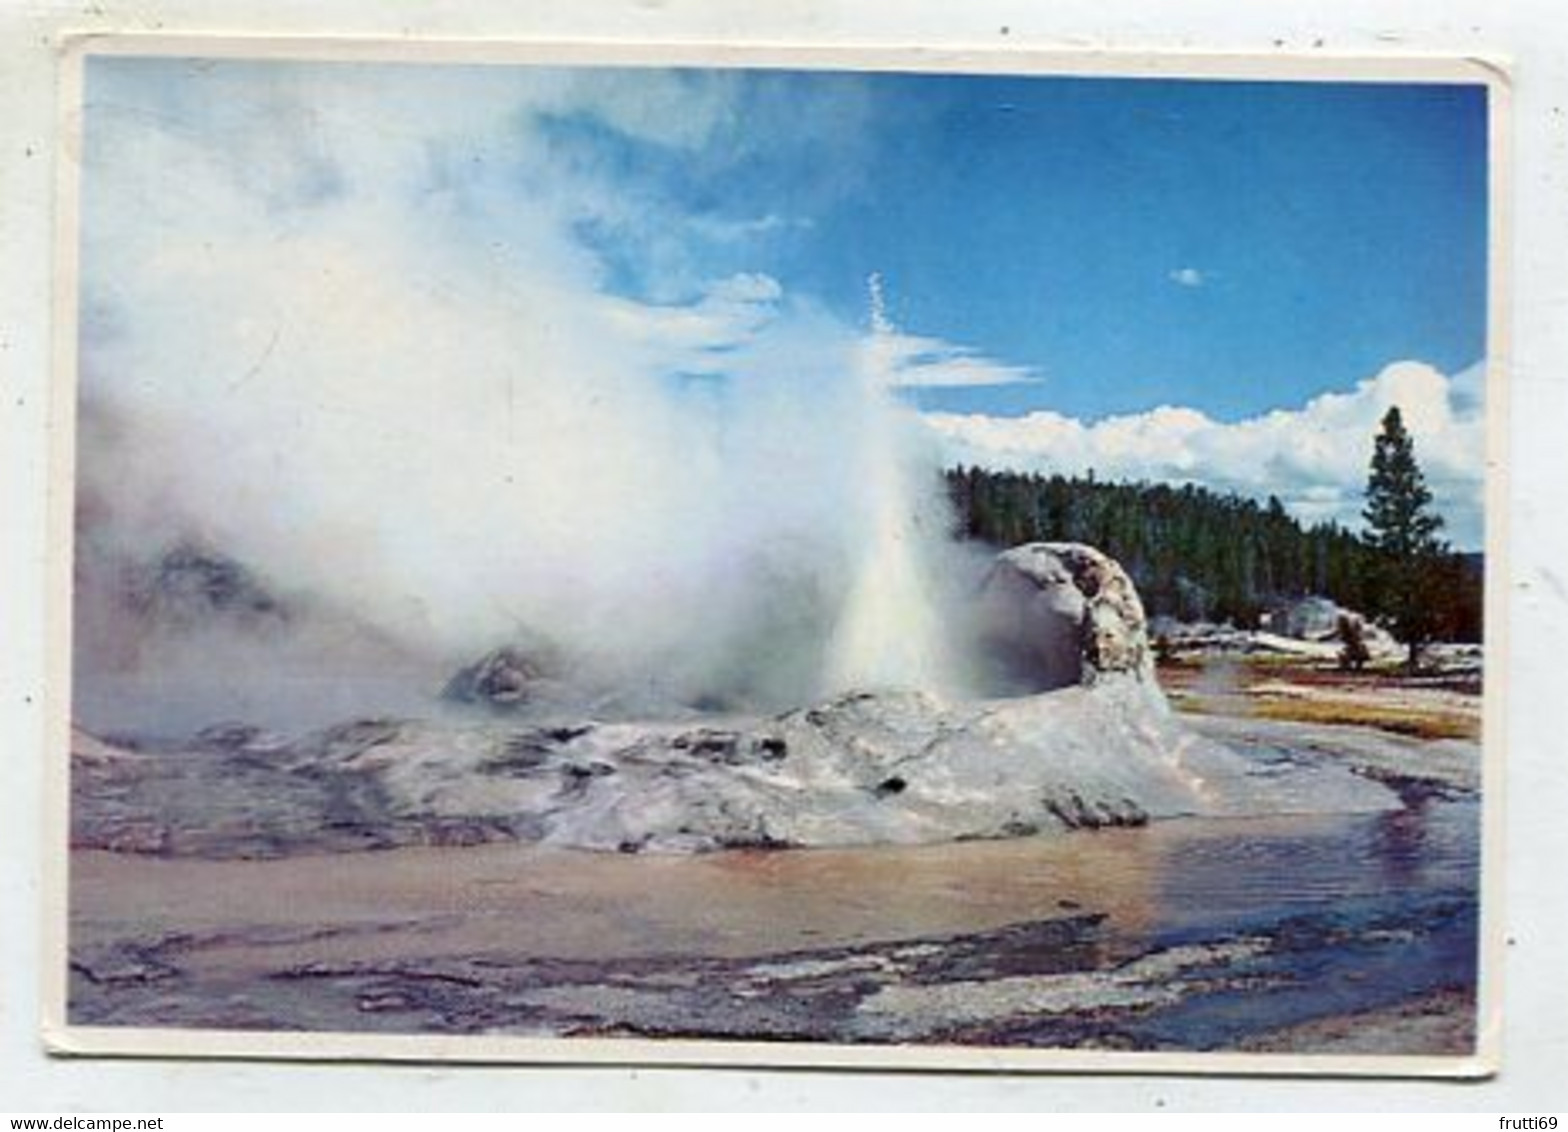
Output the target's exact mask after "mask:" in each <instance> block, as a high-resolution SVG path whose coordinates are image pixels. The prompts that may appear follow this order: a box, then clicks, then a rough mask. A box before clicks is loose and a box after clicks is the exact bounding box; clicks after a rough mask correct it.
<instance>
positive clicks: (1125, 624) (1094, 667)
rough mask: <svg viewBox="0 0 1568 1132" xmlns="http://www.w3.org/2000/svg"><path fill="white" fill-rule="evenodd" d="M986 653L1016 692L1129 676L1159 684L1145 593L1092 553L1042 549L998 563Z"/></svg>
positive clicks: (987, 597) (985, 606) (984, 593)
mask: <svg viewBox="0 0 1568 1132" xmlns="http://www.w3.org/2000/svg"><path fill="white" fill-rule="evenodd" d="M980 624H981V630H980V632H981V647H982V649H983V651H984V652H985V653H986V655H988V656H990V657H993V658H994V660H995V662H996V665H997V671H996V673H995V675H996V676H997V678H998V679H999V680H1000V682H1001V683H1002V685H1003V686H1004V687H1006V688H1007V689H1008V690H1009V691H1012V692H1015V693H1027V692H1047V691H1051V690H1053V689H1057V688H1066V687H1071V686H1073V685H1075V684H1094V683H1096V682H1097V681H1098V680H1099V679H1100V678H1101V677H1102V676H1106V675H1111V674H1121V675H1126V676H1129V677H1131V678H1133V679H1135V680H1137V681H1139V682H1141V683H1145V684H1148V685H1150V686H1151V687H1152V686H1153V685H1154V662H1153V656H1152V653H1151V651H1150V649H1149V635H1148V621H1147V619H1146V618H1145V616H1144V612H1143V603H1142V602H1141V601H1140V600H1139V599H1138V591H1137V588H1136V587H1135V586H1134V585H1133V583H1132V579H1131V578H1129V577H1128V576H1127V573H1126V571H1125V570H1123V569H1122V568H1121V565H1120V564H1119V563H1117V562H1116V561H1115V560H1114V559H1112V558H1109V557H1107V556H1106V555H1104V554H1102V553H1101V552H1100V551H1098V550H1096V549H1095V548H1094V547H1092V546H1084V545H1083V544H1081V543H1068V542H1035V543H1027V544H1025V545H1023V546H1018V547H1014V548H1013V549H1012V550H1008V551H1004V552H1003V553H1002V554H1000V555H998V556H997V559H996V563H995V565H994V566H992V568H991V571H990V573H989V574H988V575H987V576H986V579H985V582H984V583H983V585H982V586H981V591H980Z"/></svg>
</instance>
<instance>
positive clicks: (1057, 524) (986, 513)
mask: <svg viewBox="0 0 1568 1132" xmlns="http://www.w3.org/2000/svg"><path fill="white" fill-rule="evenodd" d="M946 479H947V487H948V492H949V494H950V495H951V497H952V501H953V505H954V509H955V511H956V513H957V516H958V527H959V529H958V534H959V535H960V536H961V537H963V538H968V539H976V540H979V541H982V542H986V543H991V544H993V545H996V546H1012V545H1016V544H1018V543H1022V542H1032V541H1036V540H1055V541H1067V542H1086V543H1089V544H1091V545H1093V546H1097V547H1099V548H1100V549H1102V550H1104V551H1105V552H1106V553H1108V554H1110V555H1111V556H1113V557H1114V558H1116V559H1118V560H1119V561H1120V562H1121V563H1122V565H1123V566H1125V567H1126V568H1127V570H1128V572H1129V573H1130V574H1131V575H1132V577H1133V580H1134V581H1135V582H1136V583H1137V585H1138V589H1139V592H1140V593H1141V594H1142V595H1143V599H1144V604H1145V606H1146V607H1147V608H1148V610H1149V612H1150V613H1151V614H1165V615H1169V616H1172V617H1176V618H1179V619H1181V620H1184V621H1199V620H1211V621H1229V622H1232V623H1234V624H1237V625H1243V626H1251V625H1255V624H1256V623H1257V620H1258V617H1259V615H1260V614H1262V613H1263V612H1264V610H1266V609H1267V608H1268V607H1269V606H1270V605H1271V604H1273V603H1274V602H1276V601H1279V600H1282V599H1285V598H1293V597H1301V596H1304V595H1306V594H1321V595H1323V596H1326V597H1330V598H1333V599H1334V600H1335V601H1337V602H1339V603H1340V604H1341V605H1345V606H1348V607H1350V608H1352V609H1359V610H1362V611H1364V612H1366V613H1368V614H1370V615H1373V616H1376V615H1377V613H1378V612H1379V610H1378V608H1377V605H1378V602H1377V597H1376V595H1377V590H1378V585H1377V581H1378V574H1379V569H1380V565H1381V563H1380V558H1379V555H1378V553H1377V552H1376V551H1374V550H1372V549H1371V548H1370V547H1368V546H1367V545H1366V544H1365V543H1364V542H1363V541H1362V540H1361V539H1360V538H1359V537H1358V536H1357V535H1356V534H1354V533H1352V532H1351V531H1348V530H1346V529H1345V528H1344V527H1341V526H1339V525H1338V524H1335V523H1318V524H1314V525H1313V526H1310V527H1303V526H1302V525H1301V524H1300V523H1299V522H1297V521H1296V520H1295V519H1294V518H1292V517H1291V516H1290V515H1289V514H1288V513H1287V512H1286V511H1285V508H1284V505H1283V504H1281V503H1280V501H1279V500H1278V499H1277V498H1274V497H1273V496H1270V497H1269V499H1268V501H1267V502H1266V503H1263V504H1259V503H1258V502H1257V501H1255V500H1251V499H1245V498H1243V497H1241V496H1238V495H1231V494H1220V493H1217V492H1213V491H1209V490H1208V489H1206V488H1202V487H1196V486H1193V485H1190V484H1188V485H1183V486H1179V487H1177V486H1172V485H1170V484H1145V483H1101V482H1099V481H1097V480H1095V479H1094V478H1093V477H1092V476H1091V477H1089V478H1086V479H1079V478H1076V477H1074V478H1068V477H1064V476H1060V475H1053V476H1041V475H1026V474H1021V473H1015V472H992V471H987V470H985V469H982V468H962V467H961V468H953V469H950V470H949V471H948V472H947V473H946ZM1481 576H1482V562H1481V558H1480V555H1469V554H1467V555H1458V554H1456V555H1451V556H1449V557H1448V558H1447V559H1446V560H1445V561H1444V562H1443V563H1442V564H1441V568H1440V570H1439V576H1438V577H1437V578H1435V579H1434V585H1433V589H1434V601H1437V602H1440V603H1441V604H1442V605H1443V607H1444V611H1445V618H1444V625H1443V627H1442V631H1441V632H1440V636H1442V637H1444V638H1446V639H1448V640H1460V641H1473V640H1479V639H1480V634H1481V606H1482V603H1481V592H1482V585H1481Z"/></svg>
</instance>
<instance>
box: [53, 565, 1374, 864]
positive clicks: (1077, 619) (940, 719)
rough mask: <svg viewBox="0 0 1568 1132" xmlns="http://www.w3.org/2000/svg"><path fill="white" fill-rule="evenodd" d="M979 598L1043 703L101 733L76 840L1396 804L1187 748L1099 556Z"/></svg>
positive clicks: (919, 697)
mask: <svg viewBox="0 0 1568 1132" xmlns="http://www.w3.org/2000/svg"><path fill="white" fill-rule="evenodd" d="M979 601H980V606H981V613H982V618H983V620H984V622H985V630H984V632H985V634H986V638H987V641H988V643H989V646H990V647H991V648H992V649H993V650H994V651H995V653H996V655H997V656H999V657H1000V658H1001V660H1002V663H1003V665H1004V666H1005V670H1006V675H1007V679H1008V680H1009V681H1011V682H1012V684H1013V685H1014V686H1015V687H1017V688H1018V689H1020V690H1022V691H1024V692H1026V693H1028V694H1024V695H1020V696H1015V697H1012V698H1006V699H994V700H981V701H968V702H961V703H950V702H945V701H942V700H939V699H937V698H935V697H933V696H931V695H928V694H925V693H922V692H916V691H903V692H886V693H878V694H864V693H862V694H852V695H846V696H841V697H838V698H835V699H832V700H830V701H828V702H826V703H822V704H819V705H816V706H813V707H809V708H805V709H801V710H797V711H791V712H787V713H784V714H782V715H777V716H770V717H756V716H749V717H740V716H723V715H712V714H710V715H705V716H702V717H701V718H700V720H697V721H692V720H677V721H670V720H665V721H661V722H647V721H645V720H641V721H632V722H608V721H607V720H606V718H605V717H602V716H599V717H594V718H583V717H581V716H576V717H571V716H565V715H560V714H559V711H558V710H557V709H551V710H552V714H553V715H554V716H555V717H553V718H548V719H545V718H540V717H538V716H532V717H529V716H524V715H514V714H508V715H506V716H504V717H491V718H490V719H489V720H486V721H484V722H477V723H476V722H472V721H462V722H455V721H454V722H445V723H438V722H404V721H393V720H371V721H363V722H359V723H353V724H348V725H344V726H338V727H333V728H329V729H327V730H324V731H320V732H317V733H315V734H313V735H309V736H306V737H304V738H303V739H299V740H297V741H293V742H286V741H282V740H279V739H278V738H277V737H274V736H268V735H265V734H263V733H260V732H257V731H255V730H254V729H247V728H244V727H219V728H210V729H207V730H206V731H204V732H202V733H201V734H199V735H198V736H197V737H196V739H195V740H193V741H192V742H191V743H190V744H188V745H187V746H186V747H185V748H184V749H181V750H172V751H167V750H166V751H159V752H143V751H119V752H116V751H113V750H112V749H106V748H105V747H104V746H103V745H102V744H94V743H92V742H90V741H88V740H87V739H86V738H85V737H84V739H83V740H82V741H81V743H80V749H79V750H78V751H77V752H76V753H77V759H76V766H75V773H74V779H73V782H74V785H75V795H76V796H75V806H74V808H73V835H74V839H75V842H76V844H78V845H83V846H95V847H102V848H112V849H127V850H136V851H146V852H155V853H168V854H199V855H208V856H269V855H278V854H287V853H295V852H310V851H318V852H319V851H322V850H337V849H350V848H373V847H380V846H387V845H399V844H416V843H438V844H441V843H453V842H457V843H470V842H476V841H485V840H496V839H521V840H532V841H543V842H547V843H551V844H558V845H563V846H573V847H580V848H592V849H605V850H619V851H623V852H640V851H663V852H683V851H701V850H707V849H716V848H727V847H762V846H768V847H772V846H829V845H863V844H909V843H917V842H936V841H946V840H955V839H969V838H995V837H1010V836H1020V835H1027V834H1034V833H1043V832H1052V831H1062V830H1069V829H1077V828H1084V827H1091V828H1092V827H1101V826H1121V825H1139V824H1142V823H1144V822H1146V821H1148V820H1150V819H1151V818H1161V817H1172V816H1177V815H1237V814H1252V813H1291V812H1315V811H1323V812H1350V811H1357V810H1379V809H1387V808H1393V807H1394V806H1396V805H1397V804H1398V803H1397V799H1396V797H1395V796H1394V795H1393V794H1392V793H1391V792H1390V791H1389V790H1387V789H1385V788H1383V787H1382V786H1380V785H1378V784H1377V783H1374V782H1369V781H1367V780H1366V779H1364V778H1359V777H1356V776H1355V775H1352V774H1351V773H1349V772H1347V771H1345V770H1343V769H1340V768H1335V767H1332V766H1329V765H1327V764H1318V763H1311V764H1308V763H1296V762H1292V761H1290V760H1266V761H1259V760H1257V759H1246V758H1243V757H1242V756H1240V755H1238V754H1236V753H1234V752H1233V751H1231V750H1230V749H1229V748H1227V747H1225V746H1223V745H1221V744H1219V743H1216V742H1213V741H1211V740H1207V739H1203V738H1200V737H1198V736H1196V735H1194V734H1193V733H1192V732H1190V731H1188V730H1187V729H1186V728H1185V727H1184V726H1183V725H1182V724H1181V722H1180V721H1179V720H1177V719H1176V718H1175V717H1174V716H1173V715H1172V714H1171V713H1170V711H1169V709H1168V707H1167V705H1166V703H1165V699H1164V696H1163V695H1162V694H1161V692H1160V690H1159V687H1158V685H1157V683H1156V682H1155V680H1154V675H1153V666H1152V659H1151V655H1150V649H1149V645H1148V638H1147V631H1146V627H1145V621H1144V614H1143V608H1142V605H1141V603H1140V602H1139V600H1138V595H1137V591H1136V590H1135V589H1134V587H1133V585H1132V582H1131V581H1130V580H1129V579H1128V577H1127V575H1126V574H1125V572H1123V570H1122V569H1121V567H1120V566H1119V565H1117V564H1116V563H1115V562H1114V561H1112V560H1111V559H1109V558H1107V557H1106V556H1105V555H1103V554H1101V553H1100V552H1099V551H1097V550H1094V549H1093V548H1091V547H1086V546H1081V545H1077V544H1068V543H1035V544H1030V545H1028V546H1022V547H1018V548H1016V549H1014V550H1010V551H1008V552H1006V553H1004V554H1002V555H1001V556H999V558H998V560H997V562H996V565H995V567H994V569H993V570H992V571H991V574H990V576H989V577H988V578H987V580H986V583H985V585H984V587H983V590H982V592H981V595H980V598H979ZM547 683H548V681H547V680H546V679H545V677H544V672H543V670H542V669H539V668H537V667H536V666H535V661H534V660H533V659H531V658H530V657H529V656H528V655H525V654H521V653H518V652H515V651H513V650H499V651H497V652H495V653H492V654H490V655H489V656H487V657H485V658H482V659H481V660H480V661H479V662H477V663H476V664H475V665H473V666H471V667H469V668H467V669H465V670H464V671H462V672H460V673H459V674H458V676H457V677H456V678H454V680H453V682H452V684H451V686H449V687H448V689H447V696H448V697H449V698H455V699H459V700H465V701H469V702H480V703H487V704H490V705H492V706H496V707H503V708H509V707H510V706H511V705H513V704H514V703H515V704H519V705H521V704H525V703H527V702H528V701H530V700H531V699H532V691H533V689H534V687H535V686H536V685H540V684H547ZM529 720H531V722H530V721H529Z"/></svg>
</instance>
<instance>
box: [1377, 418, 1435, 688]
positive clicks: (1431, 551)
mask: <svg viewBox="0 0 1568 1132" xmlns="http://www.w3.org/2000/svg"><path fill="white" fill-rule="evenodd" d="M1431 505H1432V493H1431V491H1429V490H1428V489H1427V486H1426V479H1425V477H1424V476H1423V475H1422V474H1421V468H1420V465H1418V464H1417V463H1416V454H1415V442H1414V441H1413V440H1412V439H1411V437H1410V433H1409V432H1407V431H1406V429H1405V422H1404V418H1403V417H1402V416H1401V415H1400V412H1399V407H1398V406H1394V407H1391V408H1390V409H1389V410H1388V412H1387V413H1385V414H1384V416H1383V427H1382V431H1381V432H1380V433H1379V434H1378V436H1377V439H1376V441H1375V443H1374V447H1373V451H1372V470H1371V473H1370V475H1369V476H1368V478H1367V505H1366V510H1364V511H1363V512H1362V517H1363V518H1364V519H1365V520H1366V523H1367V536H1366V541H1367V544H1368V545H1369V546H1370V547H1372V548H1373V549H1374V550H1375V551H1377V552H1378V558H1379V568H1378V571H1377V578H1376V580H1375V583H1374V591H1375V601H1374V605H1375V606H1376V608H1377V609H1378V611H1379V614H1380V616H1379V620H1381V621H1382V622H1383V623H1384V625H1386V626H1387V628H1388V630H1389V632H1391V633H1393V634H1394V637H1395V638H1396V639H1397V640H1399V641H1400V642H1402V643H1403V644H1404V645H1405V646H1406V648H1407V649H1409V666H1410V668H1411V670H1412V671H1413V670H1414V669H1415V668H1416V666H1417V664H1418V662H1419V660H1420V654H1421V646H1422V645H1424V644H1426V642H1427V641H1429V640H1431V639H1432V636H1433V633H1434V631H1435V630H1436V628H1437V626H1438V625H1439V623H1440V617H1439V606H1440V602H1441V601H1442V595H1441V594H1440V593H1439V592H1437V591H1438V588H1439V579H1440V577H1441V567H1442V564H1443V562H1444V560H1445V559H1446V558H1447V547H1446V546H1445V545H1444V544H1443V542H1442V541H1441V540H1440V539H1439V538H1438V537H1437V532H1438V531H1439V530H1441V529H1442V526H1443V520H1442V518H1441V517H1440V516H1439V515H1437V514H1436V513H1434V512H1433V511H1432V510H1431V509H1430V508H1431Z"/></svg>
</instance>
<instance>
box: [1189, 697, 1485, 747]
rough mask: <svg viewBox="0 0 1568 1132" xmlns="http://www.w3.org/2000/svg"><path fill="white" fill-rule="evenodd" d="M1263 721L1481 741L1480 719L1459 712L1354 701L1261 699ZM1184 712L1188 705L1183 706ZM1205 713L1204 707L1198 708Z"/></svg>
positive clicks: (1254, 706) (1258, 710) (1257, 706)
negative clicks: (1327, 725) (1282, 721)
mask: <svg viewBox="0 0 1568 1132" xmlns="http://www.w3.org/2000/svg"><path fill="white" fill-rule="evenodd" d="M1249 706H1250V707H1251V714H1252V715H1254V716H1256V717H1257V718H1259V719H1278V720H1284V721H1287V722H1291V723H1329V724H1335V723H1337V724H1346V725H1350V726H1355V727H1376V728H1378V729H1379V730H1382V731H1392V732H1393V733H1395V734H1396V735H1409V736H1411V737H1412V738H1416V739H1479V738H1480V737H1481V721H1480V719H1478V718H1476V717H1474V716H1470V715H1463V714H1460V713H1458V712H1451V711H1441V710H1437V709H1429V708H1419V707H1402V706H1397V705H1392V704H1369V703H1357V702H1355V701H1353V700H1329V699H1312V700H1309V699H1296V698H1293V697H1282V698H1279V699H1274V698H1263V697H1260V698H1258V699H1256V700H1254V701H1253V702H1252V703H1251V704H1250V705H1249ZM1182 707H1183V709H1184V710H1189V709H1187V705H1185V704H1183V705H1182ZM1198 710H1199V711H1200V712H1201V710H1202V709H1201V708H1199V709H1198Z"/></svg>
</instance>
